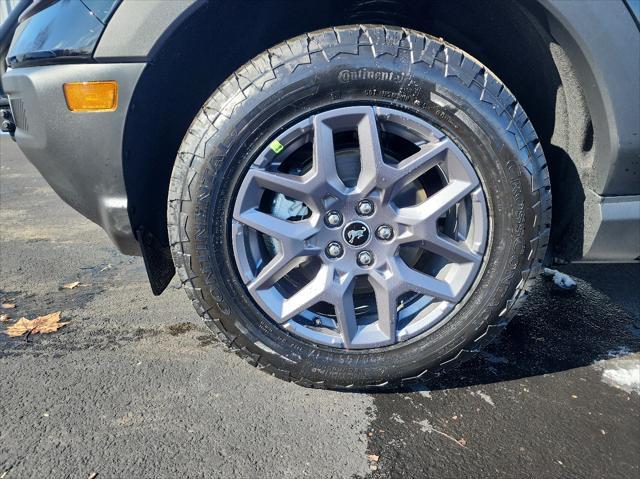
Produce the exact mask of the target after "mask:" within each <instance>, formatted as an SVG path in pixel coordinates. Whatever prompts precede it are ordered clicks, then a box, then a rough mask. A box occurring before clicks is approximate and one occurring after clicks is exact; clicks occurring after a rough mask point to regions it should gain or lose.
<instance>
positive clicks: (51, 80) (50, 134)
mask: <svg viewBox="0 0 640 479" xmlns="http://www.w3.org/2000/svg"><path fill="white" fill-rule="evenodd" d="M145 66H146V64H145V63H119V64H76V65H72V64H63V65H49V66H42V67H31V68H19V69H14V70H9V71H8V72H7V73H6V74H5V75H4V76H3V78H2V83H3V86H4V89H5V91H6V93H7V95H8V97H9V99H10V102H11V107H12V111H13V116H14V120H15V123H16V131H15V139H16V141H17V143H18V145H19V146H20V148H21V150H22V151H23V152H24V154H25V155H26V157H27V158H28V159H29V161H31V162H32V163H33V164H34V165H35V167H36V168H37V169H38V171H40V173H41V174H42V176H43V177H44V178H45V179H46V180H47V182H48V183H49V184H50V185H51V187H52V188H53V189H54V190H55V191H56V193H58V195H59V196H60V197H61V198H62V199H63V200H64V201H65V202H67V203H68V204H69V205H71V206H72V207H73V208H75V209H76V210H77V211H79V212H80V213H82V214H83V215H84V216H86V217H87V218H89V219H90V220H91V221H93V222H95V223H97V224H98V225H100V226H101V227H102V228H103V229H104V230H105V231H106V232H107V234H108V235H109V237H110V238H111V240H112V241H113V242H114V243H115V245H116V246H117V247H118V249H119V250H120V251H122V252H123V253H125V254H130V255H139V254H140V247H139V245H138V242H137V240H136V238H135V234H134V232H133V231H132V228H131V224H130V221H129V214H128V211H127V194H126V190H125V183H124V177H123V168H122V152H123V148H122V137H123V132H124V127H125V121H126V117H127V111H128V110H129V107H130V101H131V97H132V94H133V90H134V88H135V86H136V83H137V82H138V79H139V78H140V75H141V74H142V71H143V70H144V67H145ZM99 80H115V81H117V82H118V85H119V101H118V108H117V110H116V111H113V112H91V113H78V112H71V111H69V109H68V108H67V105H66V102H65V98H64V94H63V90H62V85H63V84H64V83H67V82H78V81H99Z"/></svg>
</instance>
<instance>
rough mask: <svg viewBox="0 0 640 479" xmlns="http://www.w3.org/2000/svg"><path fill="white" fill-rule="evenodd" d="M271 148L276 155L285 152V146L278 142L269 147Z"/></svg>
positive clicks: (273, 142) (275, 141)
mask: <svg viewBox="0 0 640 479" xmlns="http://www.w3.org/2000/svg"><path fill="white" fill-rule="evenodd" d="M269 148H271V149H272V150H273V151H274V153H276V154H278V153H281V152H282V150H284V146H283V145H282V143H280V142H279V141H278V140H273V141H272V142H271V144H270V145H269Z"/></svg>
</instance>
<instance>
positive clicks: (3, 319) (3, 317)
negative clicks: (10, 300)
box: [0, 314, 11, 323]
mask: <svg viewBox="0 0 640 479" xmlns="http://www.w3.org/2000/svg"><path fill="white" fill-rule="evenodd" d="M10 320H11V316H9V315H8V314H0V323H8V322H9V321H10Z"/></svg>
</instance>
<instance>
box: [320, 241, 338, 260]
mask: <svg viewBox="0 0 640 479" xmlns="http://www.w3.org/2000/svg"><path fill="white" fill-rule="evenodd" d="M324 252H325V253H326V254H327V256H328V257H329V258H332V259H333V258H339V257H340V256H342V253H343V249H342V245H341V244H340V243H338V242H337V241H332V242H331V243H329V244H328V245H327V247H326V248H325V250H324Z"/></svg>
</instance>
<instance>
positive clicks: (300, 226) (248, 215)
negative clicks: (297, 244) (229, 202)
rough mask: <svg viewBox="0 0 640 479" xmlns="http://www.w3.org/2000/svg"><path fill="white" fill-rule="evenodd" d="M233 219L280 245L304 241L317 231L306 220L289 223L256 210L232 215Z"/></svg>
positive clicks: (252, 209)
mask: <svg viewBox="0 0 640 479" xmlns="http://www.w3.org/2000/svg"><path fill="white" fill-rule="evenodd" d="M234 218H235V219H236V220H237V221H239V222H240V223H242V224H244V225H247V226H250V227H251V228H253V229H255V230H258V231H259V232H261V233H264V234H266V235H267V236H271V237H273V238H276V239H278V240H280V242H281V243H284V242H290V241H304V240H306V239H308V238H310V237H311V236H313V235H314V234H315V233H316V231H317V228H315V227H313V226H312V225H311V223H310V222H309V221H307V220H305V221H296V222H291V221H287V220H283V219H280V218H277V217H275V216H273V215H270V214H268V213H263V212H262V211H259V210H258V209H256V208H251V209H249V210H247V211H243V212H242V213H239V214H234ZM283 246H284V245H283Z"/></svg>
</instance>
